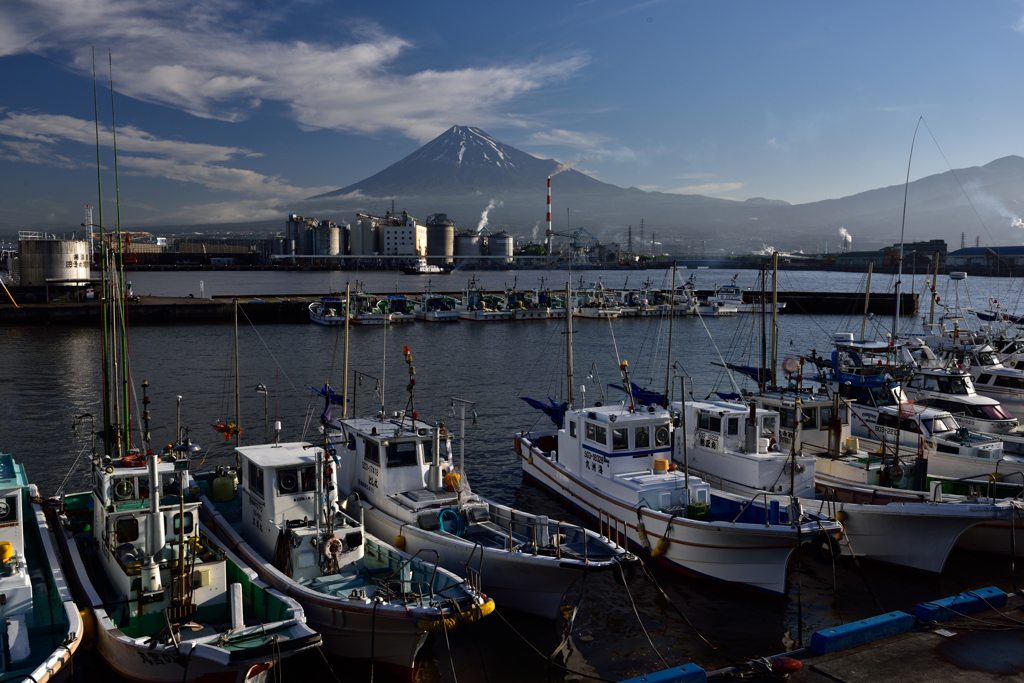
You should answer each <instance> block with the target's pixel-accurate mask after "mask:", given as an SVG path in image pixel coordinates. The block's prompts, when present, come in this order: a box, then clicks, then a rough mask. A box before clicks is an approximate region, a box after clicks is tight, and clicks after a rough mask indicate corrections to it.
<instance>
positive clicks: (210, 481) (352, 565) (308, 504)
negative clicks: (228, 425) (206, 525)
mask: <svg viewBox="0 0 1024 683" xmlns="http://www.w3.org/2000/svg"><path fill="white" fill-rule="evenodd" d="M236 451H237V453H238V456H239V462H240V466H241V473H242V475H243V476H242V477H241V482H240V483H239V484H238V485H237V489H236V484H235V480H236V476H235V474H234V472H232V471H230V470H226V469H222V470H221V471H220V472H217V473H206V474H204V475H201V476H200V477H199V481H200V485H201V486H203V491H204V495H203V498H202V502H203V514H204V517H207V518H208V519H209V520H210V521H211V526H212V527H213V528H214V529H215V532H216V534H217V536H218V538H219V539H220V540H221V542H223V543H224V544H226V545H227V546H229V547H230V548H231V549H232V550H233V551H234V552H235V553H237V554H238V555H239V557H242V558H244V559H245V560H246V561H247V562H248V563H249V564H250V565H251V566H252V567H253V569H255V571H256V573H257V574H258V575H259V576H260V578H261V579H262V580H263V581H265V582H266V583H267V584H269V585H270V586H273V587H274V588H275V589H277V590H279V591H281V592H282V593H284V594H286V595H288V596H289V597H290V598H292V599H294V600H296V601H297V602H298V604H300V605H301V606H302V608H303V609H304V610H305V613H306V619H307V620H308V622H309V623H310V624H311V625H312V626H313V627H314V628H316V629H317V631H319V632H320V634H321V635H322V636H323V639H324V648H325V650H326V651H328V652H330V653H331V654H333V655H336V656H341V657H347V658H359V659H368V660H370V661H371V662H372V663H374V664H377V665H383V666H386V667H387V668H389V669H392V670H394V671H397V672H398V673H400V674H402V675H405V676H409V677H411V676H412V673H413V669H414V663H415V660H416V654H417V652H419V650H420V648H421V647H422V645H423V643H424V642H425V641H426V638H427V635H428V633H430V632H443V631H445V630H446V629H453V628H455V627H456V626H458V625H459V624H463V623H469V622H472V621H475V620H476V619H479V618H482V617H483V616H485V615H486V614H488V613H489V612H491V611H492V610H493V609H494V603H493V602H491V601H490V600H488V599H486V598H485V597H484V596H482V595H481V594H480V592H479V590H477V589H476V588H474V587H473V586H472V585H471V584H469V583H467V582H465V581H463V580H462V579H460V578H459V577H457V576H455V575H454V574H452V573H450V572H448V571H446V570H444V569H442V568H439V567H437V566H436V563H435V562H428V561H427V560H436V554H435V553H432V552H428V551H424V552H419V553H417V555H418V556H417V557H411V556H410V555H408V554H406V553H404V552H402V551H400V550H398V549H396V548H394V547H392V546H390V545H388V544H386V543H384V542H382V541H380V540H378V539H377V538H375V537H374V536H373V535H371V534H370V533H367V531H366V529H365V527H364V524H363V514H362V511H361V510H360V509H359V508H358V506H354V505H349V504H348V501H347V500H341V501H339V498H338V481H337V479H338V475H337V473H338V471H339V468H340V466H341V462H340V461H339V460H338V458H337V457H336V456H333V455H331V456H329V457H327V458H325V456H324V449H323V448H322V447H320V446H314V445H312V444H309V443H305V442H298V443H281V444H278V443H274V444H267V445H261V446H248V447H242V448H238V449H236ZM317 501H320V503H319V504H318V503H317ZM446 620H447V623H446Z"/></svg>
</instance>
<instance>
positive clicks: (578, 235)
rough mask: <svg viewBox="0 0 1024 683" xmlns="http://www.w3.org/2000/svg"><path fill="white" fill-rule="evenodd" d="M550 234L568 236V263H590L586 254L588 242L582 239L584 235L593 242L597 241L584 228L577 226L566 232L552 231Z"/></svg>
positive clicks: (588, 247)
mask: <svg viewBox="0 0 1024 683" xmlns="http://www.w3.org/2000/svg"><path fill="white" fill-rule="evenodd" d="M551 235H552V237H554V236H556V235H557V236H559V237H568V238H569V263H570V264H572V265H587V264H589V263H590V258H589V257H588V256H587V252H588V251H590V242H588V241H585V240H584V238H583V236H584V235H586V236H588V237H590V239H591V240H593V241H594V242H597V241H599V240H598V239H597V237H596V236H594V234H593V233H591V232H590V231H589V230H587V229H586V228H577V229H576V230H573V231H567V232H552V233H551Z"/></svg>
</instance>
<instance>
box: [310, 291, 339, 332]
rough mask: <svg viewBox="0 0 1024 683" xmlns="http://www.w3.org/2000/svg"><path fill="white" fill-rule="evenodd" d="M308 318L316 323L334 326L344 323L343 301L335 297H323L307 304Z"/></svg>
mask: <svg viewBox="0 0 1024 683" xmlns="http://www.w3.org/2000/svg"><path fill="white" fill-rule="evenodd" d="M309 320H310V322H313V323H316V324H317V325H326V326H327V327H334V326H337V325H344V324H345V302H344V301H343V300H342V299H339V298H337V297H324V298H323V299H320V300H319V301H314V302H312V303H310V304H309Z"/></svg>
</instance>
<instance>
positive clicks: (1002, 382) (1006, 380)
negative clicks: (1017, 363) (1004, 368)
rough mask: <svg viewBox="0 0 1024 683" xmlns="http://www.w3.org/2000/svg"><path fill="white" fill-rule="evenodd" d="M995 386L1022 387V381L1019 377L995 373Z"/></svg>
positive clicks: (1023, 384)
mask: <svg viewBox="0 0 1024 683" xmlns="http://www.w3.org/2000/svg"><path fill="white" fill-rule="evenodd" d="M996 386H997V387H1008V388H1010V389H1024V381H1022V380H1021V378H1020V377H1008V376H1006V375H996Z"/></svg>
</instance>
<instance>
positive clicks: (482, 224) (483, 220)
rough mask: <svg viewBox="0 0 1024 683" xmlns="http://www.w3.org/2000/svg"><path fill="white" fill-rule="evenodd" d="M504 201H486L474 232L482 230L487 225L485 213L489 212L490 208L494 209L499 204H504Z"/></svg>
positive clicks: (478, 232)
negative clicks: (485, 206)
mask: <svg viewBox="0 0 1024 683" xmlns="http://www.w3.org/2000/svg"><path fill="white" fill-rule="evenodd" d="M504 205H505V202H496V201H494V200H493V199H492V200H491V201H489V202H487V208H486V209H484V211H483V213H481V214H480V223H478V224H477V226H476V234H478V235H479V234H480V233H482V232H483V230H484V228H486V227H487V214H489V213H490V212H491V209H496V208H498V207H500V206H504Z"/></svg>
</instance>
